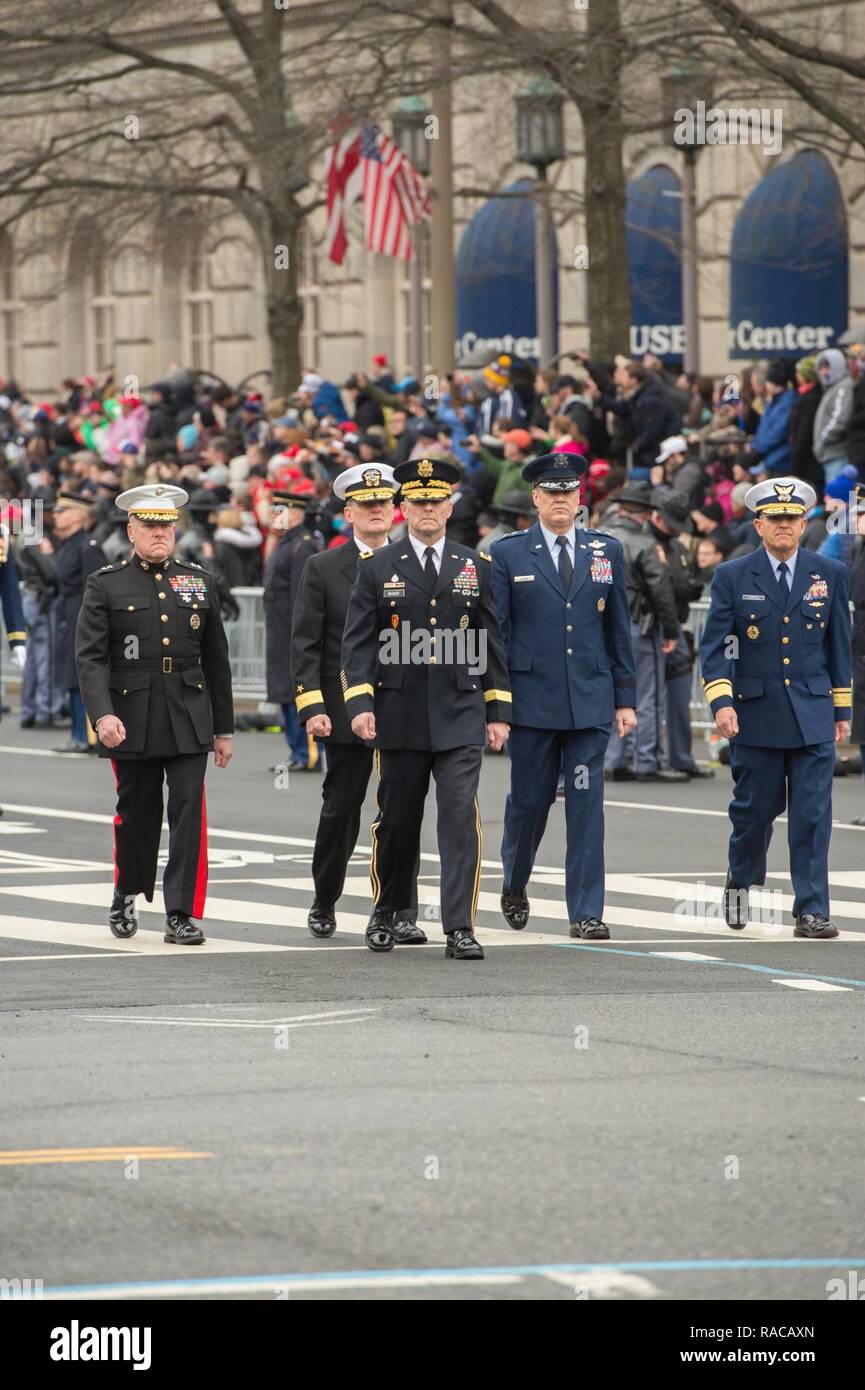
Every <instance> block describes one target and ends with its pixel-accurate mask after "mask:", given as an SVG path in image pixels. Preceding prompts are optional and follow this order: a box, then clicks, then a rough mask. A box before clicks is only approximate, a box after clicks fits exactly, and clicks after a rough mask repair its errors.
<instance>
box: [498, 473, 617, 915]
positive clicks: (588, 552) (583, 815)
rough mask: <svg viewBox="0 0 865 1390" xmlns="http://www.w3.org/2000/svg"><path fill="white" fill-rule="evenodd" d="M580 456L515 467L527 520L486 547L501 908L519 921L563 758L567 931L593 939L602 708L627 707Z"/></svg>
mask: <svg viewBox="0 0 865 1390" xmlns="http://www.w3.org/2000/svg"><path fill="white" fill-rule="evenodd" d="M585 469H586V461H585V459H583V458H581V457H580V456H579V455H575V454H546V455H544V456H543V457H541V458H537V459H533V460H532V462H531V463H528V464H527V465H526V467H525V468H524V469H523V478H524V479H525V481H526V482H527V483H530V484H531V485H532V501H533V503H534V505H535V507H536V508H537V512H538V521H537V522H536V523H535V525H534V526H532V527H530V528H529V530H528V531H515V532H513V534H512V535H510V536H504V537H502V539H501V540H499V541H497V542H496V543H495V545H494V546H493V548H492V560H493V592H494V594H495V600H496V608H497V610H498V615H499V621H500V623H501V626H502V635H503V637H504V639H505V646H506V648H507V658H508V672H509V676H510V683H511V692H512V696H513V715H512V718H511V737H510V742H509V744H508V750H509V752H510V757H511V791H510V795H509V796H508V800H507V806H506V809H505V829H504V839H503V841H502V866H503V870H504V885H503V889H502V912H503V913H504V916H505V920H506V921H507V922H508V923H509V924H510V925H511V926H512V927H514V928H515V929H516V930H520V929H521V928H522V927H524V926H525V925H526V922H527V921H528V916H529V903H528V898H527V896H526V885H527V884H528V881H529V876H530V874H531V872H532V866H533V865H534V862H535V856H536V854H537V852H538V847H539V845H540V843H541V839H542V838H543V834H544V829H545V828H546V824H547V816H548V815H549V810H550V807H551V806H552V804H553V801H554V800H555V797H556V785H557V783H558V779H559V769H560V768H561V767H562V765H563V766H564V779H565V827H566V836H567V850H566V856H565V896H566V899H567V905H568V919H569V922H570V934H571V936H575V937H586V938H587V939H589V940H597V939H604V938H606V937H608V936H609V934H610V933H609V930H608V929H607V927H606V925H605V923H604V922H603V920H602V918H603V910H604V753H605V751H606V747H607V743H608V741H609V738H610V732H611V729H612V723H613V718H614V717H615V720H616V727H617V731H618V733H619V735H620V736H621V737H622V738H624V737H625V735H626V734H627V733H629V732H630V730H631V729H632V728H633V727H634V725H635V723H636V717H635V714H634V702H635V698H636V678H635V672H634V656H633V651H632V649H631V625H630V618H629V616H628V591H627V587H626V580H625V559H624V553H623V551H622V545H621V542H620V541H618V540H615V539H614V538H613V537H611V536H606V535H604V533H603V532H602V531H589V530H584V529H580V528H579V527H577V525H576V517H577V508H578V506H579V500H580V477H581V476H582V474H583V473H584V472H585Z"/></svg>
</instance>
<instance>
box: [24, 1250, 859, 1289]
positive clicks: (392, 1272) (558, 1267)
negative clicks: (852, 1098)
mask: <svg viewBox="0 0 865 1390" xmlns="http://www.w3.org/2000/svg"><path fill="white" fill-rule="evenodd" d="M840 1268H844V1269H865V1256H858V1255H839V1256H838V1257H837V1258H833V1259H829V1258H827V1257H824V1256H820V1257H818V1258H808V1257H806V1258H802V1259H799V1258H797V1257H796V1256H793V1257H791V1258H789V1259H755V1260H748V1259H730V1260H728V1259H718V1260H708V1259H707V1260H606V1261H604V1262H603V1263H594V1264H548V1265H489V1266H481V1267H467V1268H464V1269H348V1270H345V1269H343V1270H337V1269H334V1270H328V1271H327V1272H320V1271H319V1272H315V1273H313V1272H310V1273H306V1274H305V1273H303V1272H297V1271H295V1272H294V1273H293V1274H243V1275H238V1276H237V1278H232V1277H230V1276H226V1277H225V1278H215V1279H142V1280H139V1281H137V1282H136V1283H125V1284H65V1285H60V1286H58V1287H57V1288H50V1289H45V1290H44V1291H43V1292H44V1294H66V1295H68V1297H70V1298H74V1297H75V1296H76V1294H78V1295H82V1294H88V1293H104V1292H105V1291H106V1290H108V1289H111V1290H113V1291H115V1292H118V1293H120V1292H124V1291H134V1290H136V1289H141V1288H154V1289H156V1288H158V1289H164V1290H165V1291H166V1292H170V1291H171V1290H172V1289H178V1290H179V1289H190V1288H196V1287H199V1286H207V1287H208V1288H212V1289H214V1290H217V1289H218V1288H219V1286H220V1285H221V1284H224V1285H245V1286H246V1287H248V1288H250V1289H254V1288H256V1287H260V1286H263V1285H271V1284H292V1283H303V1284H306V1283H322V1284H326V1283H328V1282H329V1281H330V1280H332V1279H356V1280H364V1281H366V1282H368V1283H370V1284H375V1283H376V1282H377V1281H379V1280H382V1279H430V1278H446V1277H447V1276H448V1275H451V1276H452V1277H453V1278H455V1279H456V1278H459V1277H463V1278H465V1277H467V1276H468V1277H476V1278H482V1277H483V1276H484V1275H500V1274H512V1275H520V1276H531V1275H544V1274H590V1273H593V1272H595V1271H596V1270H604V1271H609V1270H618V1271H620V1272H621V1273H624V1274H640V1273H651V1272H653V1271H654V1272H655V1273H663V1272H665V1271H666V1272H668V1273H671V1274H678V1273H695V1272H697V1273H699V1272H701V1271H704V1272H706V1273H713V1272H716V1271H724V1270H750V1269H840Z"/></svg>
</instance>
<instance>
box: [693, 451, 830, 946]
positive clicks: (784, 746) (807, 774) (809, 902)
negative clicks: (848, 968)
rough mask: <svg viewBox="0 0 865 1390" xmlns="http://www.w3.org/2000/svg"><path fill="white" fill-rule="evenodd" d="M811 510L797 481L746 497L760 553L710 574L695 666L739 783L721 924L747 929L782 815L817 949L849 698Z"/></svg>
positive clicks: (822, 933)
mask: <svg viewBox="0 0 865 1390" xmlns="http://www.w3.org/2000/svg"><path fill="white" fill-rule="evenodd" d="M815 500H816V496H815V493H814V489H813V488H811V487H809V486H808V484H807V483H803V482H802V481H801V480H800V479H798V478H772V479H769V480H767V481H765V482H762V483H758V484H757V485H756V486H755V487H752V488H751V489H750V491H749V492H748V494H747V496H746V498H745V506H746V507H747V508H748V509H749V510H750V511H753V512H754V513H755V521H754V525H755V527H756V529H757V533H758V535H759V536H760V539H761V541H762V545H761V546H760V547H759V549H758V550H756V551H753V552H751V553H750V554H748V555H744V556H742V557H741V559H738V560H730V561H728V563H727V564H724V565H719V566H718V569H717V570H716V571H715V577H714V579H713V581H712V593H711V606H710V608H709V614H708V617H707V619H706V626H705V629H704V632H703V640H702V648H701V655H702V665H703V685H704V687H705V694H706V699H707V701H708V703H709V706H710V708H711V710H712V713H713V715H714V716H715V723H716V724H717V726H718V728H719V730H720V732H721V733H722V734H723V735H724V737H725V738H728V739H729V740H730V765H731V767H732V771H733V778H734V782H735V789H734V792H733V800H732V802H731V804H730V820H731V821H732V825H733V832H732V835H731V837H730V855H729V871H728V874H727V882H726V884H725V888H724V908H725V915H726V919H727V924H728V925H729V926H731V927H734V928H739V927H744V926H745V925H746V923H747V920H748V909H747V902H748V894H747V890H748V888H750V887H751V885H752V884H762V883H765V881H766V855H767V852H768V849H769V842H770V840H771V838H772V825H773V822H774V820H775V818H776V817H777V816H779V815H781V814H782V812H783V811H784V808H785V806H786V807H787V818H788V825H787V838H788V841H789V845H790V875H791V877H792V880H793V888H794V891H795V899H794V902H793V916H794V917H795V919H796V926H795V931H794V935H795V936H804V937H817V938H823V937H833V936H837V935H838V932H837V929H836V928H835V927H834V926H833V925H832V923H831V921H830V920H829V871H828V859H829V837H830V834H831V831H832V774H833V771H834V768H835V748H834V745H835V743H836V742H840V741H841V740H842V739H844V738H846V737H847V735H848V734H849V732H850V716H851V698H852V695H851V656H850V605H849V601H848V595H847V571H846V569H845V567H844V566H843V565H841V564H839V563H838V562H837V561H836V560H830V559H828V557H827V556H825V555H818V554H817V553H816V551H813V550H804V549H801V548H800V546H799V542H800V540H801V538H802V533H803V531H804V530H805V526H806V524H807V522H806V513H807V512H808V511H809V509H810V508H811V507H812V506H813V505H814V502H815Z"/></svg>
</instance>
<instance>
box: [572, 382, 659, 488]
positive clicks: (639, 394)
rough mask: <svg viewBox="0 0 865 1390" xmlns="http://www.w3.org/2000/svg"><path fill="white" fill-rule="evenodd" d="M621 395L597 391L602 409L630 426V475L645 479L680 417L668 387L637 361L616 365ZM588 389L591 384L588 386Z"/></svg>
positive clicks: (634, 477) (633, 477)
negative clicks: (631, 461)
mask: <svg viewBox="0 0 865 1390" xmlns="http://www.w3.org/2000/svg"><path fill="white" fill-rule="evenodd" d="M615 380H616V384H617V385H618V386H620V388H621V390H622V392H623V395H622V396H621V397H617V396H610V395H608V394H607V393H606V392H597V389H596V394H597V395H598V396H599V399H600V404H601V405H602V406H603V408H604V410H609V411H611V412H612V413H613V414H614V415H618V416H620V417H621V418H623V419H625V420H627V421H628V422H629V424H630V427H631V439H632V442H631V453H632V458H633V463H632V467H631V473H630V476H631V478H632V479H647V480H648V477H649V474H650V472H651V469H652V467H653V465H654V463H655V459H656V457H657V454H658V450H659V448H660V446H661V443H662V441H663V440H665V439H668V438H669V437H670V435H674V434H677V433H678V431H679V429H680V426H681V423H682V420H681V416H680V415H679V412H678V410H677V409H676V407H675V405H674V404H673V401H672V398H671V396H670V394H669V392H668V391H666V390H665V388H664V387H663V386H662V385H661V383H660V382H659V381H658V380H657V378H656V377H654V376H652V375H651V373H650V372H648V371H647V370H646V368H645V367H644V366H642V365H641V363H639V362H628V363H626V364H624V365H619V366H617V367H616V372H615ZM588 389H589V390H590V391H591V388H590V387H589V388H588Z"/></svg>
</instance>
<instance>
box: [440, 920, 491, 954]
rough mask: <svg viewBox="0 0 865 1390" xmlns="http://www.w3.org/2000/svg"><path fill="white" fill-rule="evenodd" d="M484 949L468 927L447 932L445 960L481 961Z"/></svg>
mask: <svg viewBox="0 0 865 1390" xmlns="http://www.w3.org/2000/svg"><path fill="white" fill-rule="evenodd" d="M483 958H484V948H483V946H482V945H481V943H480V942H479V941H478V940H477V939H476V937H475V936H474V935H473V933H472V932H470V931H469V929H468V927H457V930H456V931H449V932H448V933H447V936H446V941H445V960H483Z"/></svg>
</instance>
